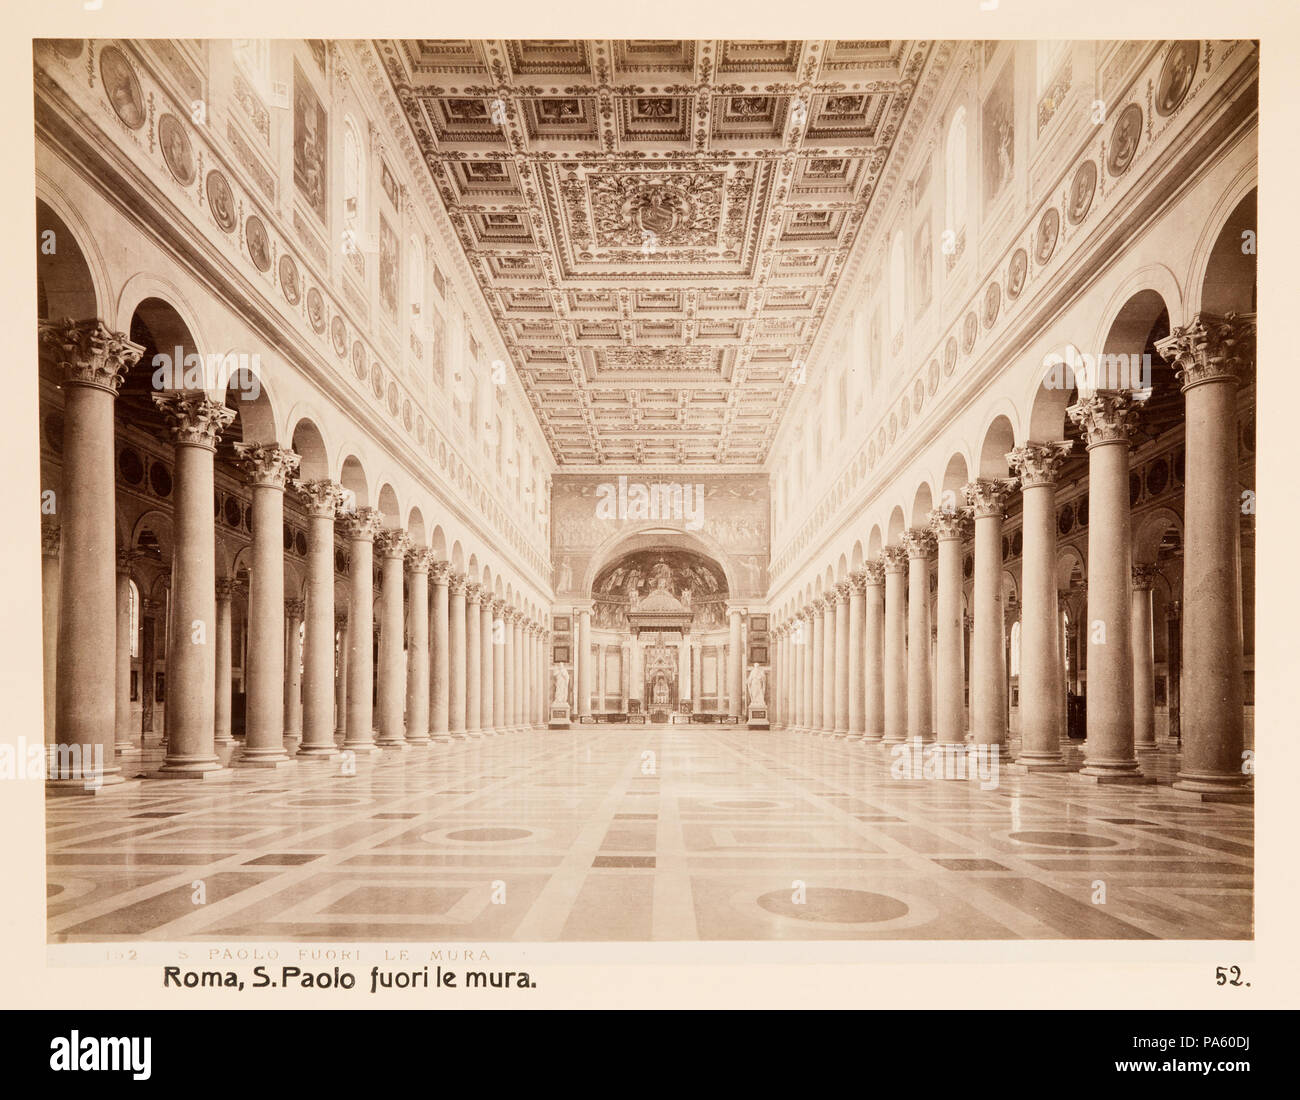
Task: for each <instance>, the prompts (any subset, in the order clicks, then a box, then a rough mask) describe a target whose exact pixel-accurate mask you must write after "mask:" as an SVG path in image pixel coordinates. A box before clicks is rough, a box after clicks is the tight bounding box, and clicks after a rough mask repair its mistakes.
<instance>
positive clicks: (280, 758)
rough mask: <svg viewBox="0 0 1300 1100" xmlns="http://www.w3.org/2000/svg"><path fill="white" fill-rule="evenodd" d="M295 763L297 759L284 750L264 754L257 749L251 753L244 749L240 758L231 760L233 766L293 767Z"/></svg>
mask: <svg viewBox="0 0 1300 1100" xmlns="http://www.w3.org/2000/svg"><path fill="white" fill-rule="evenodd" d="M295 764H296V761H295V760H293V759H291V758H290V757H289V755H288V754H287V753H285V752H283V751H281V752H278V753H267V754H266V755H265V756H262V755H259V754H258V753H257V751H256V750H254V751H253V753H252V754H251V755H250V753H249V750H248V749H245V750H244V755H243V756H241V757H240V758H239V759H238V760H232V761H231V762H230V766H231V767H232V768H292V767H294V765H295Z"/></svg>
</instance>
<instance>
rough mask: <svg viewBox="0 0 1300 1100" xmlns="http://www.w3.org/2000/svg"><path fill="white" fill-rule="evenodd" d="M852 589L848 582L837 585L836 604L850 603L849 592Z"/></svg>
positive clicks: (840, 582)
mask: <svg viewBox="0 0 1300 1100" xmlns="http://www.w3.org/2000/svg"><path fill="white" fill-rule="evenodd" d="M851 587H852V586H851V585H850V584H849V582H848V581H839V582H838V583H837V584H836V585H835V602H836V603H848V602H849V591H850V589H851Z"/></svg>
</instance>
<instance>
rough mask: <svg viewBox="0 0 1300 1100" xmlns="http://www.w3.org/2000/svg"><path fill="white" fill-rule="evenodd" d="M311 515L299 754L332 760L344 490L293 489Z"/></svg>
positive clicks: (318, 484) (328, 485)
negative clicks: (337, 522) (338, 531)
mask: <svg viewBox="0 0 1300 1100" xmlns="http://www.w3.org/2000/svg"><path fill="white" fill-rule="evenodd" d="M294 488H295V490H296V491H297V495H298V499H299V501H301V503H302V505H303V507H304V508H305V509H306V512H307V618H306V623H305V627H304V630H303V653H302V665H303V668H302V695H303V699H302V742H301V743H300V744H299V746H298V753H297V755H298V756H301V757H304V758H306V759H324V760H330V759H333V758H334V757H335V756H336V755H337V754H338V749H337V748H336V747H335V744H334V723H335V720H336V719H335V714H334V708H335V704H336V701H337V702H338V713H339V719H338V720H339V721H341V720H342V716H343V704H342V698H341V695H340V685H342V684H343V683H344V680H343V677H342V675H341V674H340V676H339V678H338V683H337V684H336V682H335V675H334V631H335V627H336V626H337V621H336V616H335V610H334V517H335V516H337V515H338V511H339V509H340V508H341V507H342V506H343V501H344V496H343V487H342V486H341V485H339V484H338V483H337V482H334V481H330V480H329V479H328V478H320V479H317V480H315V481H299V482H296V483H295V485H294Z"/></svg>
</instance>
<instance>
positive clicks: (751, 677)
mask: <svg viewBox="0 0 1300 1100" xmlns="http://www.w3.org/2000/svg"><path fill="white" fill-rule="evenodd" d="M766 684H767V673H766V672H765V671H764V670H763V668H762V666H761V665H750V666H749V674H748V675H747V676H746V677H745V689H746V690H747V691H748V692H749V705H750V707H751V708H752V707H765V706H767V699H766V696H765V694H764V688H765V686H766Z"/></svg>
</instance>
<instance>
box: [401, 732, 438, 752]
mask: <svg viewBox="0 0 1300 1100" xmlns="http://www.w3.org/2000/svg"><path fill="white" fill-rule="evenodd" d="M406 743H407V745H408V746H409V747H410V748H413V749H427V748H428V747H429V746H430V745H432V744H433V739H432V738H431V737H430V736H429V735H428V734H427V733H417V734H416V735H415V736H414V737H411V736H408V737H407V738H406Z"/></svg>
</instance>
